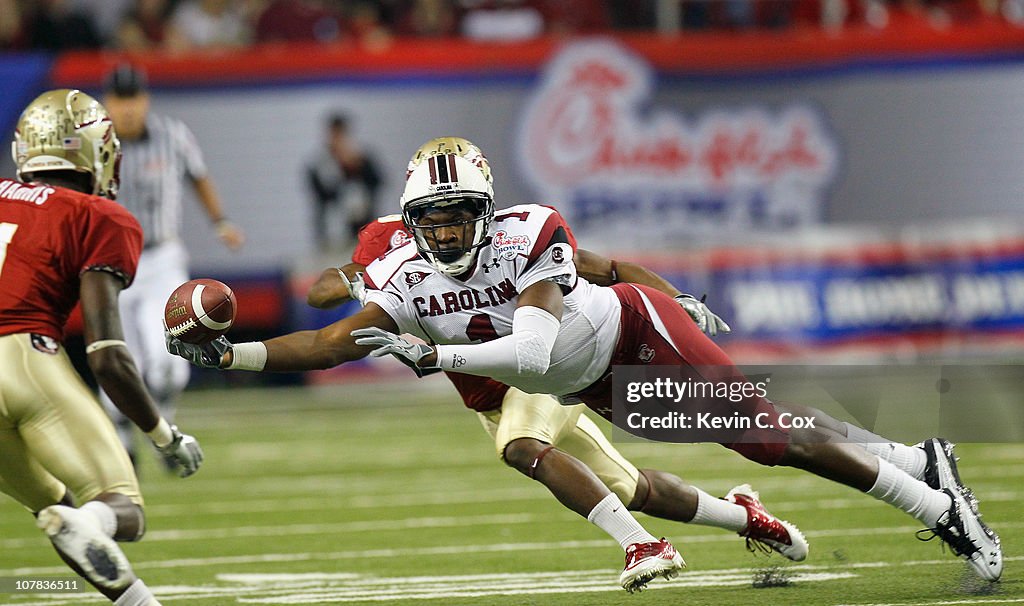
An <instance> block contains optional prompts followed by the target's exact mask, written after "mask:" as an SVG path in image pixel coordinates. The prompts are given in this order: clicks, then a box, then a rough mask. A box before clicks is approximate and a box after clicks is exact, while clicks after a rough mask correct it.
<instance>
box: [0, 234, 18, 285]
mask: <svg viewBox="0 0 1024 606" xmlns="http://www.w3.org/2000/svg"><path fill="white" fill-rule="evenodd" d="M16 231H18V226H17V224H15V223H0V275H3V273H4V261H6V260H7V245H8V244H10V243H11V240H12V239H13V238H14V232H16Z"/></svg>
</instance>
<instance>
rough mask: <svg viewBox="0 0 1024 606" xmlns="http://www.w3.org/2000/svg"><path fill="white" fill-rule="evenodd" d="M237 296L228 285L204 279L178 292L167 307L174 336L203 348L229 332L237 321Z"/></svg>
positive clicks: (181, 287)
mask: <svg viewBox="0 0 1024 606" xmlns="http://www.w3.org/2000/svg"><path fill="white" fill-rule="evenodd" d="M235 307H236V304H235V293H233V292H231V289H230V288H228V286H227V284H224V283H223V282H218V281H217V280H210V279H206V278H201V279H197V280H189V281H188V282H185V283H184V284H182V285H181V286H179V287H178V288H176V289H174V292H172V293H171V296H170V297H168V299H167V305H165V306H164V324H165V325H166V326H167V330H168V331H169V332H170V333H171V335H172V336H174V337H177V338H179V339H181V340H182V341H184V342H185V343H194V344H197V345H202V344H204V343H209V342H210V341H213V340H214V339H216V338H217V337H219V336H221V335H222V334H224V333H226V332H227V331H228V329H229V328H231V325H232V324H233V323H234V321H235Z"/></svg>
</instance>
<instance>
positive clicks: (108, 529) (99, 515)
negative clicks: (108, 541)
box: [79, 501, 117, 537]
mask: <svg viewBox="0 0 1024 606" xmlns="http://www.w3.org/2000/svg"><path fill="white" fill-rule="evenodd" d="M79 509H81V510H82V511H88V512H89V513H91V514H92V515H93V516H95V517H96V519H97V520H98V521H99V524H100V530H102V531H103V534H105V535H107V536H108V537H113V536H114V533H115V532H117V514H115V513H114V510H113V509H111V508H110V505H107V504H106V503H104V502H103V501H89V502H88V503H86V504H85V505H82V506H81V507H80V508H79Z"/></svg>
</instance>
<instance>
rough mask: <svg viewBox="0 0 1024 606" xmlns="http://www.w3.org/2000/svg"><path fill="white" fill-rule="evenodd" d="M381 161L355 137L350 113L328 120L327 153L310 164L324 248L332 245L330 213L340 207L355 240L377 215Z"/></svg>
mask: <svg viewBox="0 0 1024 606" xmlns="http://www.w3.org/2000/svg"><path fill="white" fill-rule="evenodd" d="M380 175H381V171H380V169H378V167H377V162H376V161H375V160H374V159H373V157H371V156H370V155H369V154H368V153H366V152H365V151H364V150H363V149H361V147H360V146H359V144H358V143H357V142H356V141H355V139H354V138H353V137H352V135H351V132H350V128H349V121H348V117H346V116H345V115H344V114H340V113H336V114H334V115H332V116H331V117H330V119H329V120H328V121H327V153H326V154H323V153H320V154H318V155H317V158H316V159H315V160H313V161H312V162H311V163H310V164H309V165H308V166H307V167H306V178H307V180H308V183H309V187H310V190H311V192H312V194H313V204H314V207H313V233H314V234H315V235H316V241H317V246H318V247H319V249H320V250H321V251H328V250H330V249H331V248H332V244H333V242H332V239H331V238H330V237H329V236H330V234H331V232H332V231H333V230H332V229H331V223H329V222H328V221H329V220H331V218H330V217H329V215H333V214H335V213H336V212H338V211H340V212H341V214H342V217H341V221H340V223H341V224H342V225H343V226H344V231H345V234H344V235H345V237H346V239H347V240H348V241H349V242H355V238H356V234H357V233H358V232H359V228H360V227H362V226H363V225H366V224H367V223H369V222H370V221H371V220H372V219H373V218H374V217H376V216H377V193H378V191H379V190H380V186H381V177H380Z"/></svg>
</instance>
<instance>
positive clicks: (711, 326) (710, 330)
mask: <svg viewBox="0 0 1024 606" xmlns="http://www.w3.org/2000/svg"><path fill="white" fill-rule="evenodd" d="M676 303H678V304H679V306H680V307H682V308H683V309H685V310H686V313H688V314H690V317H691V318H693V321H694V322H696V323H697V328H699V329H700V331H701V332H702V333H704V334H706V335H707V336H709V337H713V336H715V335H717V334H718V333H722V334H726V333H730V332H732V329H731V328H729V325H728V324H726V323H725V320H723V319H722V318H720V317H718V314H716V313H715V312H713V311H711V309H710V308H708V306H707V305H705V304H704V301H703V300H701V299H697V298H696V297H694V296H693V295H686V294H683V295H678V296H676Z"/></svg>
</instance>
